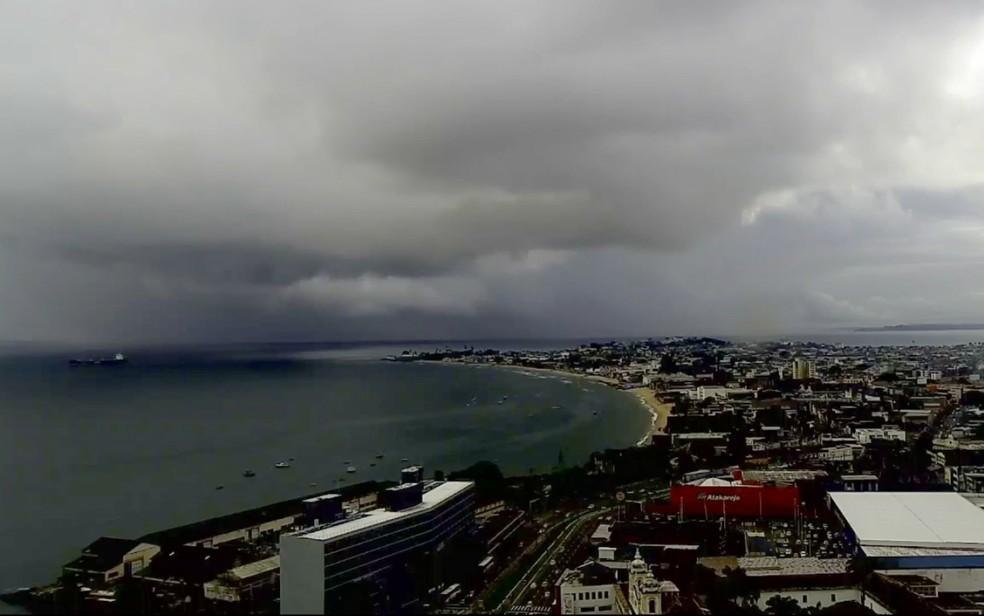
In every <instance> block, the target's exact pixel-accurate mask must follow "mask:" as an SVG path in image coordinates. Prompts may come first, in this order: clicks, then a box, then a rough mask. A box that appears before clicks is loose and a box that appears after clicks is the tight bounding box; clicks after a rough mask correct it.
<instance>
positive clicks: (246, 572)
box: [229, 556, 280, 580]
mask: <svg viewBox="0 0 984 616" xmlns="http://www.w3.org/2000/svg"><path fill="white" fill-rule="evenodd" d="M277 569H280V557H279V556H271V557H270V558H264V559H263V560H257V561H255V562H251V563H246V564H245V565H240V566H238V567H235V568H233V569H232V570H231V571H229V573H230V574H231V575H232V576H233V577H236V578H239V579H240V580H248V579H249V578H252V577H256V576H258V575H263V574H265V573H270V572H271V571H276V570H277Z"/></svg>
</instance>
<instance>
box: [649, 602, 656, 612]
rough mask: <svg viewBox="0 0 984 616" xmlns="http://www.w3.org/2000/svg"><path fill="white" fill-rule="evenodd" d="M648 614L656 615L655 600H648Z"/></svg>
mask: <svg viewBox="0 0 984 616" xmlns="http://www.w3.org/2000/svg"><path fill="white" fill-rule="evenodd" d="M649 613H650V614H655V613H656V600H655V599H650V600H649Z"/></svg>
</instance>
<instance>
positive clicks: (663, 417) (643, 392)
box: [419, 360, 673, 447]
mask: <svg viewBox="0 0 984 616" xmlns="http://www.w3.org/2000/svg"><path fill="white" fill-rule="evenodd" d="M419 361H421V362H424V363H432V364H442V365H459V366H468V365H471V364H465V363H463V362H456V361H435V360H419ZM475 365H478V366H483V367H484V366H488V367H492V368H505V369H507V370H512V371H516V372H524V371H528V372H533V373H536V372H539V373H542V374H550V375H553V376H558V377H565V378H577V379H584V380H587V381H593V382H595V383H601V384H603V385H608V386H609V387H612V388H614V389H619V390H620V391H623V392H625V393H627V394H631V395H632V396H634V397H635V399H636V400H638V401H639V402H640V403H641V404H642V406H643V408H645V409H646V411H647V412H648V413H649V417H650V422H649V425H648V426H647V428H646V431H645V432H644V433H643V435H642V436H641V437H640V438H639V440H637V441H636V447H644V446H645V445H646V444H647V443H648V442H649V440H650V439H651V438H652V437H653V435H655V434H662V433H663V432H665V431H666V422H667V418H668V417H669V416H670V413H671V412H673V404H672V403H667V402H663V401H661V400H660V399H659V397H658V396H657V395H656V392H655V391H653V390H652V389H650V388H648V387H641V386H640V387H633V388H630V389H622V388H621V387H619V385H620V383H619V382H618V381H617V380H615V379H612V378H608V377H604V376H598V375H596V374H583V373H580V372H570V371H567V370H559V369H557V368H535V367H532V366H516V365H513V364H505V365H503V364H475Z"/></svg>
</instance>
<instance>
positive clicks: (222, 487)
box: [215, 486, 225, 490]
mask: <svg viewBox="0 0 984 616" xmlns="http://www.w3.org/2000/svg"><path fill="white" fill-rule="evenodd" d="M215 489H216V490H224V489H225V486H215Z"/></svg>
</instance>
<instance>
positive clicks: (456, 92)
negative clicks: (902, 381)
mask: <svg viewBox="0 0 984 616" xmlns="http://www.w3.org/2000/svg"><path fill="white" fill-rule="evenodd" d="M289 8H290V10H286V9H285V8H284V6H282V5H272V4H269V3H242V2H236V3H221V2H219V3H208V4H200V3H159V4H158V3H139V4H114V3H87V4H86V6H85V8H84V10H83V9H82V7H76V6H73V5H66V4H64V3H45V2H32V3H23V4H19V5H7V6H6V7H5V13H6V15H5V17H6V18H5V20H4V26H2V27H3V36H0V58H2V61H0V301H2V302H3V311H2V312H0V336H4V337H16V338H23V337H25V336H26V337H38V338H51V339H56V338H72V339H87V338H91V339H100V338H105V337H119V338H128V339H139V338H158V339H167V338H172V337H178V338H189V339H200V338H216V339H242V338H244V337H245V338H251V339H261V338H267V337H284V336H287V337H323V336H329V337H378V336H385V337H419V336H430V337H433V336H441V335H453V336H462V335H479V336H481V335H509V334H511V333H515V332H523V333H524V334H526V335H536V334H537V333H538V332H544V333H548V334H550V335H569V334H574V333H583V334H592V333H601V334H606V333H647V332H651V331H655V332H673V331H682V330H687V331H699V330H705V331H714V332H717V333H729V332H731V331H748V330H758V331H772V330H781V329H784V328H801V327H804V326H813V325H825V324H841V323H855V322H858V323H860V322H864V323H868V322H879V321H880V320H881V319H889V320H905V319H907V318H909V317H911V318H912V319H913V320H921V319H923V318H924V317H928V316H934V317H938V318H941V319H942V318H948V317H949V316H952V317H954V318H956V317H960V316H961V315H966V314H967V313H969V312H973V311H974V310H977V309H979V308H984V305H982V298H984V296H982V295H980V292H979V291H978V290H977V289H976V288H973V287H972V285H971V286H968V285H964V287H963V288H962V291H961V293H962V294H960V295H959V297H954V294H953V293H952V292H951V293H950V294H949V296H946V294H944V293H943V291H944V289H946V288H947V286H948V285H958V284H961V282H962V281H963V280H965V278H964V277H965V276H967V275H968V274H969V272H971V271H972V270H973V267H974V264H976V263H978V262H979V261H980V260H981V259H982V258H984V254H982V249H981V248H980V246H981V243H980V241H979V240H980V235H981V232H982V226H984V221H982V220H981V218H982V217H981V209H980V204H981V197H980V194H981V193H980V186H981V185H982V183H984V172H982V171H981V167H980V164H979V144H980V143H981V140H982V138H984V122H982V121H981V119H980V118H982V117H984V115H982V114H981V111H982V109H981V107H982V102H984V22H982V14H981V12H980V10H979V8H978V7H977V6H976V5H974V4H947V5H946V6H942V5H939V4H935V3H918V2H912V3H893V5H892V7H891V9H890V10H889V9H888V8H886V7H885V6H884V5H878V4H875V3H864V2H833V3H824V4H822V5H819V4H817V5H791V4H789V3H782V2H747V3H734V4H728V5H726V6H722V5H719V4H703V3H674V4H669V3H648V2H639V3H618V4H611V3H601V2H597V3H581V2H556V3H553V2H546V3H535V4H530V3H525V2H515V3H509V2H506V3H502V2H496V3H484V4H472V5H461V4H459V3H414V2H410V3H398V4H393V3H375V2H360V3H355V4H353V3H337V4H336V3H327V4H326V3H297V4H294V5H291V6H290V7H289ZM899 264H907V268H901V269H900V267H899ZM907 274H908V275H910V276H911V275H916V276H931V278H932V280H933V281H934V282H933V283H932V284H928V285H926V287H925V288H926V289H927V291H926V293H925V294H923V295H920V296H918V297H911V294H910V293H909V290H910V289H911V285H910V284H909V282H908V281H907V280H906V275H907ZM780 306H783V307H785V309H783V308H780ZM971 320H973V319H971Z"/></svg>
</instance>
